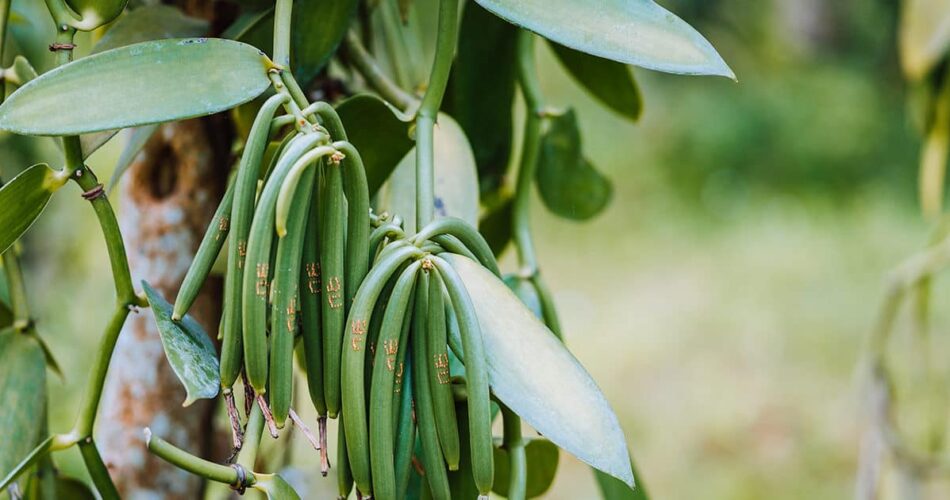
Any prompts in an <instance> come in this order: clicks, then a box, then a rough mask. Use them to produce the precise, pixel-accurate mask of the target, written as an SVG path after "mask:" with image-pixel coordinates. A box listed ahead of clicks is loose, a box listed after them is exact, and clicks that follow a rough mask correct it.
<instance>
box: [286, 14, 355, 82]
mask: <svg viewBox="0 0 950 500" xmlns="http://www.w3.org/2000/svg"><path fill="white" fill-rule="evenodd" d="M358 5H359V1H358V0H333V1H332V2H328V1H326V0H297V1H296V2H294V17H293V29H292V30H291V32H290V33H291V43H292V44H293V46H292V49H291V58H292V59H293V62H292V64H291V66H290V67H291V68H293V71H294V76H296V77H297V80H298V81H299V82H300V84H301V85H303V86H306V85H307V84H308V83H309V82H310V81H312V80H313V78H314V77H316V76H317V74H318V73H319V72H320V70H321V69H323V67H324V66H325V65H326V64H327V62H328V61H329V60H330V56H332V55H333V53H334V52H336V48H337V46H339V45H340V41H341V40H343V35H344V34H346V31H347V30H348V29H349V27H350V23H351V22H352V21H353V17H354V16H355V15H356V7H357V6H358Z"/></svg>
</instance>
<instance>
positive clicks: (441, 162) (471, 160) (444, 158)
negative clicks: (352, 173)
mask: <svg viewBox="0 0 950 500" xmlns="http://www.w3.org/2000/svg"><path fill="white" fill-rule="evenodd" d="M347 130H349V129H347ZM434 147H435V158H434V159H435V162H434V163H435V216H436V217H441V216H447V215H450V216H453V217H459V218H461V219H464V220H465V221H467V222H468V223H470V224H471V225H472V226H477V225H478V172H477V170H476V167H475V157H474V156H473V155H472V147H471V146H469V143H468V139H467V138H466V137H465V132H463V131H462V128H461V127H459V126H458V123H455V120H453V119H452V118H451V117H450V116H449V115H446V114H444V113H440V114H439V119H438V123H436V126H435V144H434ZM415 169H416V150H415V149H413V150H412V151H410V152H409V154H407V155H406V156H405V157H403V159H402V161H400V162H399V165H398V166H397V167H396V170H395V171H394V172H393V174H392V177H391V178H390V179H389V182H387V183H386V185H385V186H383V188H382V189H380V192H379V208H380V210H378V212H380V213H382V211H384V210H385V211H388V212H389V213H392V214H398V215H401V216H402V217H403V219H404V220H405V228H406V231H410V232H413V231H415V227H416V224H415V222H416V204H415V199H416V170H415Z"/></svg>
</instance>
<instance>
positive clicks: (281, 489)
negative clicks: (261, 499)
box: [253, 474, 300, 500]
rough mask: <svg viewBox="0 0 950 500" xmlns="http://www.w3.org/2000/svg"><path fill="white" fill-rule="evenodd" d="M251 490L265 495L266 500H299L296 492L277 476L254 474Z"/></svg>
mask: <svg viewBox="0 0 950 500" xmlns="http://www.w3.org/2000/svg"><path fill="white" fill-rule="evenodd" d="M256 477H257V482H256V483H254V486H253V488H254V489H256V490H258V491H261V492H263V493H264V494H265V495H267V499H268V500H299V499H300V496H299V495H297V492H296V491H294V489H293V488H292V487H291V486H290V485H289V484H287V481H284V478H282V477H280V476H279V475H277V474H256Z"/></svg>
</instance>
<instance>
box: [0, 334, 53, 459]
mask: <svg viewBox="0 0 950 500" xmlns="http://www.w3.org/2000/svg"><path fill="white" fill-rule="evenodd" d="M0 401H3V404H2V405H0V429H3V433H2V434H0V477H5V476H7V474H8V473H9V472H11V471H12V470H13V469H14V467H16V465H17V464H19V463H20V461H21V460H23V459H24V458H26V457H27V455H29V453H30V451H31V450H32V449H33V448H34V446H36V443H37V442H39V441H40V438H41V435H40V431H41V429H42V426H41V421H40V419H41V418H42V417H43V415H44V411H43V407H44V405H45V404H46V360H45V359H44V358H43V350H42V349H41V348H40V346H39V344H37V343H36V340H35V339H34V338H33V337H32V336H30V335H25V334H22V333H18V332H16V331H14V330H13V329H12V328H7V329H4V330H0Z"/></svg>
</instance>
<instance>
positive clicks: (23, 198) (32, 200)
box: [0, 163, 62, 253]
mask: <svg viewBox="0 0 950 500" xmlns="http://www.w3.org/2000/svg"><path fill="white" fill-rule="evenodd" d="M61 185H62V184H61V183H60V182H59V181H58V180H57V179H56V172H54V171H53V170H52V169H51V168H49V167H48V166H46V164H45V163H39V164H36V165H33V166H32V167H30V168H28V169H26V170H24V171H23V172H21V173H20V175H17V176H16V177H14V178H13V180H11V181H10V182H8V183H7V184H5V185H4V186H3V187H2V188H0V207H3V209H2V210H0V253H3V252H6V251H7V249H8V248H10V245H12V244H13V242H14V241H16V240H17V239H19V238H20V236H21V235H22V234H23V233H25V232H26V230H27V229H29V228H30V226H31V225H33V221H35V220H36V218H37V217H39V215H40V213H42V212H43V209H44V208H46V204H47V203H48V202H49V199H50V196H52V195H53V192H54V191H56V190H57V189H59V187H60V186H61Z"/></svg>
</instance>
